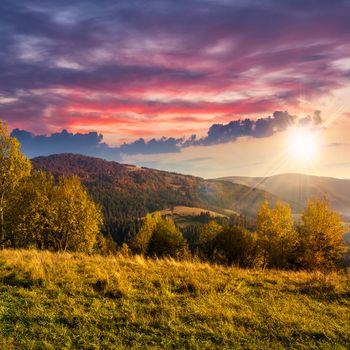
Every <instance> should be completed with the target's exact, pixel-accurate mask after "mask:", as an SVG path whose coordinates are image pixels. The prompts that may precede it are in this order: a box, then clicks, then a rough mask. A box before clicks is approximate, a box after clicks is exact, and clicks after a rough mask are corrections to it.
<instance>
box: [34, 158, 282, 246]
mask: <svg viewBox="0 0 350 350" xmlns="http://www.w3.org/2000/svg"><path fill="white" fill-rule="evenodd" d="M32 163H33V166H34V168H35V169H42V170H45V171H49V172H51V173H52V174H53V175H54V176H55V177H57V176H60V175H66V176H67V175H77V176H79V177H80V179H81V181H82V183H83V184H84V185H85V186H86V188H87V189H88V191H89V193H90V194H91V196H92V197H93V198H94V200H96V201H97V202H98V203H100V204H101V206H102V209H103V213H104V217H105V232H110V233H111V234H112V235H113V236H114V237H115V238H116V239H117V240H119V241H120V240H121V236H125V235H127V233H128V231H131V232H132V231H135V225H137V219H138V218H141V217H142V216H144V215H145V214H146V213H147V212H153V211H156V210H163V209H166V208H171V207H174V206H179V205H180V206H187V207H196V208H202V209H203V210H213V211H215V212H218V213H222V214H225V215H227V214H228V213H239V214H242V215H245V216H248V217H253V216H255V214H256V211H257V209H258V207H259V205H260V203H261V202H262V201H263V200H264V199H268V200H269V201H271V202H272V203H275V202H277V201H278V200H279V198H277V196H275V195H273V194H271V193H268V192H267V191H264V190H261V189H259V188H251V187H249V186H246V185H244V184H236V183H232V182H229V181H217V180H205V179H203V178H200V177H195V176H190V175H182V174H177V173H172V172H166V171H160V170H155V169H149V168H143V167H142V168H139V167H136V166H134V165H127V164H120V163H117V162H111V161H106V160H103V159H99V158H93V157H87V156H82V155H78V154H58V155H52V156H47V157H37V158H34V159H32ZM135 220H136V223H135ZM121 222H123V224H122V228H121V227H120V225H121V224H120V223H121ZM126 223H127V224H126ZM128 225H129V226H128ZM125 227H126V228H125ZM121 230H122V231H123V232H121Z"/></svg>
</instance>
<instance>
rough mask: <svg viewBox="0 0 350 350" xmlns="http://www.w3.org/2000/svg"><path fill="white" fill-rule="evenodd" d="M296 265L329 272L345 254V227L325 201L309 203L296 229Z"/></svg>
mask: <svg viewBox="0 0 350 350" xmlns="http://www.w3.org/2000/svg"><path fill="white" fill-rule="evenodd" d="M298 232H299V234H300V256H299V258H300V262H301V265H302V267H304V268H307V269H333V268H335V267H336V266H337V265H338V264H339V263H340V262H341V260H342V258H343V255H344V253H345V245H344V241H343V236H344V234H345V232H346V229H345V226H344V225H343V223H342V219H341V217H340V215H339V214H338V213H336V212H335V211H333V210H332V209H331V208H330V207H329V204H328V202H327V201H326V200H324V199H318V198H315V199H312V200H310V201H309V202H308V205H307V207H306V209H305V210H304V212H303V213H302V217H301V223H300V225H299V227H298Z"/></svg>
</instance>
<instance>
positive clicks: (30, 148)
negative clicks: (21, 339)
mask: <svg viewBox="0 0 350 350" xmlns="http://www.w3.org/2000/svg"><path fill="white" fill-rule="evenodd" d="M321 122H322V118H321V113H320V112H319V111H316V112H315V114H314V117H313V118H311V117H306V118H298V117H297V116H295V115H291V114H289V113H288V112H287V111H275V112H274V113H273V115H272V116H268V117H262V118H258V119H256V120H253V119H249V118H245V119H242V120H241V119H236V120H233V121H231V122H229V123H227V124H213V125H212V126H211V127H210V128H209V129H208V132H207V136H205V137H202V138H198V136H197V135H195V134H194V135H192V136H191V137H189V138H185V137H181V138H174V137H165V136H163V137H161V138H159V139H155V138H152V139H150V140H149V141H145V140H144V139H143V138H140V139H138V140H135V141H133V142H129V143H123V144H122V145H121V146H119V147H111V146H109V145H107V144H106V143H105V142H103V135H101V134H98V133H97V132H89V133H85V134H84V133H76V134H74V133H71V132H68V131H67V130H63V131H61V132H60V133H53V134H51V135H49V136H46V135H34V134H33V133H31V132H28V131H25V130H20V129H15V130H13V132H12V133H11V136H13V137H16V138H17V139H18V140H19V141H20V142H21V145H22V150H23V152H24V153H25V154H26V155H27V156H28V157H30V158H33V157H36V156H39V155H49V154H55V153H80V154H85V155H91V156H97V157H101V158H105V159H109V160H122V158H123V155H136V154H164V153H177V152H180V151H181V149H183V148H187V147H195V146H210V145H219V144H224V143H229V142H235V141H236V140H237V138H239V137H243V136H248V137H253V138H264V137H271V136H273V135H274V134H275V133H278V132H281V131H284V130H287V129H288V128H290V127H293V126H298V125H299V126H300V125H303V126H305V125H307V126H308V127H313V126H317V125H318V124H320V123H321ZM204 159H205V158H193V159H191V161H201V160H204Z"/></svg>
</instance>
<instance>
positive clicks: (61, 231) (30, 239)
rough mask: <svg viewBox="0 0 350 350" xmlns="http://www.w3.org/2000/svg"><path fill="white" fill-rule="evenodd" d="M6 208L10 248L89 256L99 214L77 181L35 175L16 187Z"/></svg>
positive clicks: (98, 227) (41, 174)
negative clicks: (69, 252)
mask: <svg viewBox="0 0 350 350" xmlns="http://www.w3.org/2000/svg"><path fill="white" fill-rule="evenodd" d="M11 198H12V199H13V200H11V202H10V205H8V207H7V213H8V220H7V221H6V225H7V227H8V230H9V231H11V235H10V239H11V243H12V246H15V247H28V246H29V247H30V246H35V247H37V248H39V249H50V250H59V251H66V250H69V251H81V252H87V253H89V252H91V251H92V249H93V246H94V244H95V242H96V236H97V234H98V233H99V232H100V228H101V225H102V214H101V210H100V208H99V206H97V205H96V204H95V203H94V202H93V201H92V200H91V199H90V198H89V196H88V195H87V193H86V190H85V189H84V187H83V186H82V185H81V183H80V180H79V179H78V178H77V177H71V178H66V177H62V178H60V179H59V181H58V184H55V182H54V179H53V177H52V175H50V174H46V173H44V172H35V173H33V175H32V176H30V177H27V178H26V179H25V180H24V181H22V183H21V184H20V186H17V188H16V190H15V191H14V192H13V195H12V197H11Z"/></svg>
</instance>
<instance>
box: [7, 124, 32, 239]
mask: <svg viewBox="0 0 350 350" xmlns="http://www.w3.org/2000/svg"><path fill="white" fill-rule="evenodd" d="M30 170H31V163H30V161H29V160H28V159H27V158H26V157H25V156H24V155H23V154H22V152H21V150H20V144H19V142H18V141H17V140H16V139H15V138H13V137H10V133H9V131H8V128H7V125H6V124H4V123H3V122H2V121H1V120H0V234H1V237H0V243H3V242H4V241H5V240H6V239H7V236H6V232H5V227H4V220H5V218H4V210H5V206H6V204H7V202H8V200H9V196H10V195H11V192H12V191H13V190H14V189H15V188H16V186H17V185H18V183H19V182H20V181H21V179H22V178H24V177H26V176H28V175H29V174H30Z"/></svg>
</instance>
